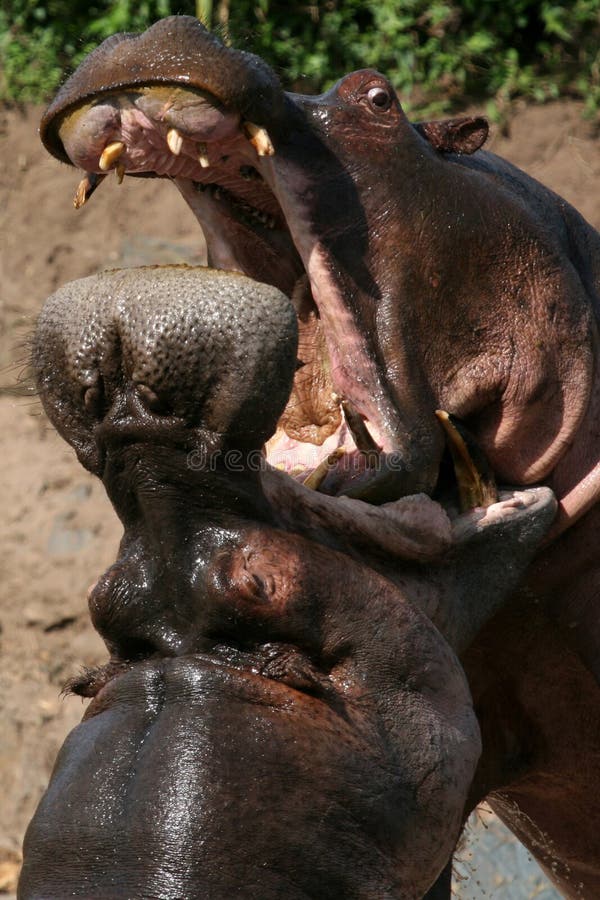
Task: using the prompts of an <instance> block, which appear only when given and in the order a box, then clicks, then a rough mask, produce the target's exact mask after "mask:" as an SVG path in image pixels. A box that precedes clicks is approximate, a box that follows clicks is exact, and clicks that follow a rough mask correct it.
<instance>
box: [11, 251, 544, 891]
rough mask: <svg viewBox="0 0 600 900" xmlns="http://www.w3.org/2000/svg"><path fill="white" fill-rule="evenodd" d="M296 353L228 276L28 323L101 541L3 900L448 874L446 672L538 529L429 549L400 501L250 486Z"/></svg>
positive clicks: (454, 678)
mask: <svg viewBox="0 0 600 900" xmlns="http://www.w3.org/2000/svg"><path fill="white" fill-rule="evenodd" d="M296 348H297V327H296V316H295V312H294V309H293V307H292V305H291V304H290V303H289V301H288V300H287V298H286V297H285V296H284V295H283V294H281V293H280V292H279V291H278V290H276V289H274V288H272V287H269V286H267V285H260V284H257V283H255V282H252V281H250V280H249V279H247V278H244V277H242V276H237V275H233V274H223V273H219V272H213V271H211V270H206V269H197V270H193V269H187V268H178V267H173V268H167V269H156V268H148V269H142V270H124V271H121V272H119V271H117V272H112V273H107V274H104V275H101V276H97V277H93V278H87V279H84V280H82V281H79V282H74V283H72V284H70V285H67V286H65V287H64V288H62V289H61V290H60V291H58V293H56V294H55V295H53V296H52V297H51V298H50V299H49V300H48V301H47V303H46V306H45V308H44V311H43V312H42V314H41V317H40V320H39V323H38V328H37V333H36V336H35V341H34V349H33V361H34V365H35V368H36V372H37V379H38V385H39V389H40V394H41V397H42V401H43V403H44V406H45V408H46V410H47V412H48V414H49V416H50V418H51V419H52V421H53V422H54V424H55V425H56V427H57V428H58V430H59V431H60V433H61V434H62V435H63V437H64V438H65V439H66V440H68V441H69V442H70V443H71V444H72V445H73V447H74V448H75V449H76V451H77V454H78V457H79V459H80V460H81V462H82V463H83V464H84V465H85V466H86V467H87V468H88V469H90V471H92V472H94V473H95V474H96V475H98V476H99V477H101V478H102V479H103V482H104V484H105V486H106V489H107V491H108V493H109V496H110V497H111V500H112V502H113V504H114V506H115V509H116V510H117V512H118V514H119V516H120V518H121V520H122V522H123V526H124V536H123V540H122V543H121V548H120V553H119V558H118V560H117V562H116V563H115V564H114V566H112V567H111V568H110V569H109V570H108V571H107V572H106V573H105V574H104V575H103V576H102V577H101V578H100V579H99V580H98V582H97V584H96V585H95V587H94V588H93V590H92V591H91V594H90V610H91V614H92V619H93V622H94V625H95V627H96V628H97V629H98V631H99V632H100V634H101V635H102V636H103V637H104V639H105V641H106V644H107V647H108V649H109V651H110V663H109V665H108V667H107V668H105V669H103V670H100V671H98V672H93V673H87V674H86V675H84V676H82V678H81V679H79V680H78V681H77V682H76V683H74V685H73V688H74V689H75V690H76V691H77V692H78V693H81V694H84V695H86V696H93V700H92V702H91V705H90V706H89V708H88V710H87V712H86V714H85V717H84V721H83V722H82V724H81V725H80V726H78V728H76V729H75V731H74V732H72V734H71V735H70V736H69V738H68V739H67V741H66V743H65V746H64V747H63V749H62V751H61V753H60V756H59V758H58V760H57V763H56V767H55V771H54V774H53V777H52V781H51V783H50V786H49V788H48V791H47V793H46V795H45V797H44V799H43V800H42V803H41V805H40V807H39V809H38V812H37V814H36V816H35V818H34V820H33V822H32V824H31V826H30V828H29V831H28V834H27V838H26V843H25V864H24V868H23V875H22V879H21V885H20V889H19V896H20V897H21V898H44V900H49V898H59V897H60V898H62V897H66V896H79V897H87V898H89V897H102V898H105V897H106V898H108V897H111V898H113V897H114V898H117V897H119V898H127V897H161V898H177V897H179V898H180V897H185V898H196V897H197V898H205V897H206V898H208V897H210V898H215V900H219V898H222V900H225V898H228V897H240V898H250V897H261V898H278V897H286V898H306V897H314V898H317V897H318V898H331V900H333V898H340V897H348V898H351V897H356V898H384V897H389V898H400V897H402V898H404V897H414V898H417V897H421V896H422V895H423V893H424V892H425V891H426V890H427V888H428V887H429V886H430V884H431V883H432V882H433V881H434V880H435V878H436V876H437V875H438V873H439V871H440V870H441V869H442V868H443V866H444V864H445V862H446V860H447V858H448V856H449V854H450V853H451V851H452V847H453V844H454V841H455V840H456V837H457V834H458V831H459V829H460V826H461V822H462V818H463V814H464V808H465V803H466V800H467V793H468V790H469V787H470V784H471V781H472V778H473V774H474V771H475V766H476V764H477V759H478V757H479V753H480V738H479V728H478V725H477V721H476V718H475V715H474V713H473V709H472V703H471V698H470V693H469V689H468V685H467V683H466V679H465V677H464V674H463V671H462V668H461V666H460V664H459V662H458V659H457V656H456V652H460V651H462V650H464V648H465V647H466V646H467V645H468V644H469V643H470V642H471V640H472V638H473V635H474V634H475V633H476V632H477V630H478V629H479V627H480V626H481V624H483V622H484V621H485V620H487V619H488V618H489V617H490V616H491V615H492V614H493V612H494V611H495V610H496V609H497V608H498V606H499V605H500V603H501V602H502V598H503V597H505V596H506V594H507V593H508V592H509V591H510V589H511V587H513V586H514V584H515V583H516V581H517V580H518V578H519V576H520V574H521V573H522V571H523V569H524V568H525V566H526V565H527V563H528V561H529V560H530V558H531V556H532V553H533V551H534V549H535V547H536V545H537V544H538V543H539V541H540V540H541V538H542V536H543V535H544V533H545V531H546V530H547V528H548V527H549V525H550V523H551V522H552V520H553V517H554V515H555V509H556V504H555V501H554V498H553V496H552V493H551V492H550V491H548V490H547V489H542V488H541V489H535V490H532V491H529V492H524V493H521V494H518V495H507V496H506V497H505V499H503V500H501V501H500V502H499V503H497V504H495V505H493V506H492V507H490V508H489V509H488V510H487V511H486V513H485V515H484V514H483V511H481V510H480V511H479V512H473V513H467V514H465V515H462V516H459V517H456V518H455V519H454V521H453V523H452V525H451V524H450V522H449V521H448V519H447V517H446V515H445V513H443V511H442V510H441V508H439V507H438V506H437V504H435V503H433V502H432V501H430V500H429V499H428V498H427V497H425V496H420V497H412V498H407V499H406V500H404V501H402V500H400V501H397V502H396V503H395V504H389V505H384V506H382V507H379V508H375V507H369V506H368V505H367V504H364V503H362V502H361V501H338V500H333V501H332V498H329V497H326V496H323V495H320V494H317V493H315V492H314V491H311V490H309V489H308V488H304V487H302V486H301V485H299V484H297V483H296V482H294V481H292V479H291V478H290V477H289V476H287V475H284V474H282V473H279V472H277V471H275V470H272V469H270V468H269V466H268V464H267V463H266V462H265V460H264V459H263V457H262V456H261V454H260V450H261V447H262V445H263V443H264V442H265V440H266V439H267V438H268V437H269V436H270V434H271V433H272V432H273V431H274V429H275V426H276V423H277V421H278V419H279V417H280V415H281V413H282V411H283V409H284V406H285V404H286V401H287V399H288V395H289V393H290V388H291V384H292V378H293V376H294V372H295V369H296ZM233 460H235V465H233ZM336 503H340V504H341V507H342V509H341V511H340V510H335V509H334V507H335V504H336ZM332 504H333V505H332ZM292 505H295V507H296V509H297V510H298V521H299V527H300V528H301V531H302V534H299V533H298V531H295V530H294V527H293V522H292V520H291V519H290V516H289V509H290V506H292ZM388 507H389V508H388ZM374 510H377V512H376V515H377V516H378V517H379V518H378V533H380V534H382V540H384V535H385V534H386V532H385V529H386V528H387V529H388V532H389V533H388V534H387V537H385V539H386V540H387V542H388V543H387V550H388V553H387V554H386V556H384V557H383V558H380V559H377V548H376V545H375V540H376V538H375V537H373V535H372V533H371V531H370V530H369V518H368V516H367V518H366V523H365V526H364V528H365V530H364V532H361V530H360V528H361V526H360V523H361V522H362V517H363V516H364V515H365V514H367V513H368V514H369V515H370V514H371V512H372V511H374ZM384 516H387V519H386V518H384ZM394 516H395V517H394ZM388 520H389V521H388ZM346 522H347V523H350V522H352V523H353V525H352V528H351V527H350V525H349V524H348V525H347V524H346ZM394 529H396V530H395V531H394ZM349 535H351V537H349ZM394 536H396V539H397V543H398V546H399V548H400V552H399V553H398V555H397V556H396V558H395V560H394V561H393V563H392V561H391V559H390V556H389V553H390V552H391V551H390V548H391V546H392V543H393V540H394ZM403 537H404V541H403ZM410 541H413V544H412V545H411V544H410ZM436 541H437V543H436ZM424 548H425V549H426V551H427V553H428V555H429V556H430V557H431V560H430V561H429V563H428V564H426V565H425V564H423V563H422V562H417V561H415V559H420V558H421V556H422V554H423V552H425V550H424ZM407 557H414V558H407ZM377 570H379V571H377ZM382 570H383V572H385V574H382ZM436 625H437V626H438V627H439V629H441V630H438V627H436Z"/></svg>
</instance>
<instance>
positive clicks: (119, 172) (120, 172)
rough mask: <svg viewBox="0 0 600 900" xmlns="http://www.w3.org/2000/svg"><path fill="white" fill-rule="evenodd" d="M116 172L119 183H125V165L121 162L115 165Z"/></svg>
mask: <svg viewBox="0 0 600 900" xmlns="http://www.w3.org/2000/svg"><path fill="white" fill-rule="evenodd" d="M115 172H116V173H117V181H118V183H119V184H123V178H124V177H125V166H123V165H121V164H117V165H116V166H115Z"/></svg>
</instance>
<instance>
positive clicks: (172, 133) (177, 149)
mask: <svg viewBox="0 0 600 900" xmlns="http://www.w3.org/2000/svg"><path fill="white" fill-rule="evenodd" d="M167 144H168V145H169V150H170V151H171V153H172V154H173V155H174V156H179V154H180V153H181V148H182V147H183V137H182V136H181V135H180V134H179V132H178V131H177V129H176V128H169V130H168V131H167Z"/></svg>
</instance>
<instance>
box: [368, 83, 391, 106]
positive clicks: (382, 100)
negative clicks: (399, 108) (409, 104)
mask: <svg viewBox="0 0 600 900" xmlns="http://www.w3.org/2000/svg"><path fill="white" fill-rule="evenodd" d="M367 100H368V101H369V104H370V105H371V106H372V107H373V109H376V110H386V109H389V108H390V106H391V105H392V97H391V95H390V92H389V91H388V90H386V89H385V88H384V87H380V86H378V87H372V88H371V89H370V91H369V92H368V93H367Z"/></svg>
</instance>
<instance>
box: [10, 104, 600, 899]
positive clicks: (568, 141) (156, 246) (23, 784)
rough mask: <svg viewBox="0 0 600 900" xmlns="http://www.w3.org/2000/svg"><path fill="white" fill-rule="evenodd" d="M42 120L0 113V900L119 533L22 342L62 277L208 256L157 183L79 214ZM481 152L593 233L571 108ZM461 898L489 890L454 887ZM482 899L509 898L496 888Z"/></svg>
mask: <svg viewBox="0 0 600 900" xmlns="http://www.w3.org/2000/svg"><path fill="white" fill-rule="evenodd" d="M39 114H40V110H37V109H32V108H29V109H25V110H17V109H8V108H1V107H0V148H1V150H0V236H1V243H0V459H2V460H4V462H3V463H2V464H1V465H0V497H2V496H3V497H4V514H3V515H2V517H1V519H0V541H1V544H2V552H1V554H0V734H1V739H0V798H1V799H0V804H1V807H0V810H1V814H0V893H3V892H4V893H9V894H10V893H12V892H13V891H14V884H15V878H16V873H17V870H18V864H19V853H20V846H21V841H22V836H23V832H24V830H25V827H26V825H27V822H28V820H29V819H30V817H31V815H32V813H33V811H34V808H35V806H36V804H37V802H38V800H39V798H40V795H41V793H42V791H43V790H44V787H45V785H46V783H47V781H48V777H49V774H50V771H51V768H52V765H53V760H54V758H55V756H56V753H57V750H58V748H59V747H60V745H61V743H62V741H63V739H64V737H65V735H66V733H67V732H68V731H69V730H70V729H71V728H72V727H73V726H74V725H75V724H76V723H77V722H78V720H79V719H80V717H81V714H82V704H81V701H80V700H78V699H77V698H74V697H68V698H63V697H61V693H60V692H61V688H62V687H63V685H64V683H65V681H66V680H67V679H68V678H69V676H71V675H73V674H74V673H75V672H77V671H78V669H79V668H80V667H81V666H82V665H84V664H85V665H92V664H95V663H97V662H99V661H100V660H102V659H103V657H104V654H103V645H102V642H101V641H100V639H99V638H98V637H97V635H95V633H94V632H93V631H92V629H91V626H90V625H89V622H88V618H87V612H86V602H85V594H86V589H87V586H88V585H89V584H90V583H91V582H92V581H94V580H95V578H96V577H97V576H98V575H99V574H100V573H101V572H102V571H103V570H104V569H105V568H106V567H107V565H109V564H110V563H111V562H112V561H113V559H114V554H115V549H116V546H117V542H118V540H119V537H120V527H119V524H118V521H117V519H116V517H115V515H114V513H113V511H112V509H111V507H110V505H109V504H108V502H107V500H106V499H105V497H104V495H103V491H102V487H101V485H100V484H98V483H96V482H95V481H94V479H93V478H92V477H91V476H88V475H87V474H86V473H85V471H84V470H83V469H82V468H81V466H80V465H79V464H78V463H77V461H76V459H75V456H74V454H73V452H72V451H71V450H70V449H69V448H68V447H67V445H66V444H64V443H63V442H62V441H61V440H60V439H59V438H58V437H57V436H56V434H55V433H54V432H53V431H52V429H51V427H50V426H49V424H48V423H47V421H46V420H45V418H44V416H43V415H42V412H41V408H40V405H39V403H38V402H37V400H36V399H35V397H33V396H32V395H31V394H30V393H29V392H28V387H27V384H26V383H25V384H24V383H23V382H22V379H23V378H24V377H25V376H26V375H27V337H28V334H29V333H30V332H31V329H32V327H33V322H34V320H35V316H36V314H37V312H38V311H39V309H40V307H41V305H42V303H43V301H44V298H45V297H46V296H47V295H48V294H50V293H51V292H52V291H53V290H54V289H55V288H57V287H58V286H59V285H60V284H62V283H64V282H65V281H68V280H71V279H73V278H78V277H82V276H84V275H89V274H91V273H93V272H96V271H98V270H99V269H102V268H107V267H114V266H116V265H126V266H130V265H139V264H143V263H155V262H178V261H192V262H197V263H198V262H202V260H203V257H204V244H203V238H202V236H201V234H200V232H199V229H198V226H197V224H196V222H195V219H194V218H193V216H192V214H191V212H190V211H189V210H188V208H187V207H186V205H185V204H184V202H183V200H181V199H180V197H179V195H178V194H177V192H176V190H175V189H174V188H173V187H172V186H171V185H170V184H168V183H166V182H159V181H158V180H152V181H147V180H138V179H125V183H124V184H123V185H122V186H121V187H118V186H117V183H116V179H112V178H111V179H107V182H105V183H104V184H103V185H101V187H100V188H99V190H98V192H97V193H96V194H95V195H94V197H93V198H91V200H90V202H89V204H88V205H87V206H86V207H85V208H84V209H82V210H79V211H75V210H74V209H73V206H72V196H73V193H74V190H75V187H76V184H77V182H78V180H79V179H78V175H77V173H76V172H75V171H74V170H73V169H71V168H69V167H67V166H65V165H61V164H60V163H58V162H56V161H54V160H53V159H51V158H50V157H49V156H48V155H47V154H46V152H45V151H44V150H43V148H42V147H41V145H40V143H39V140H38V137H37V134H36V129H37V123H38V119H39ZM490 146H491V147H492V149H494V151H495V152H497V153H500V154H501V155H504V156H507V157H508V158H509V159H511V160H513V161H514V162H516V163H517V164H518V165H520V166H522V167H523V168H525V169H526V170H527V171H528V172H530V173H531V174H533V175H534V176H535V177H536V178H538V179H540V180H541V181H543V182H545V183H546V184H548V185H549V186H550V187H552V188H553V189H554V190H556V191H558V192H559V193H561V194H562V195H563V196H564V197H566V198H567V199H568V200H569V201H570V202H571V203H573V204H574V205H575V206H576V207H577V208H578V209H579V210H580V211H581V212H582V213H583V215H584V216H585V217H586V218H587V219H588V220H589V221H590V222H592V223H593V224H594V225H596V227H600V189H599V188H600V142H599V141H598V140H597V134H596V135H595V134H594V131H593V128H592V126H591V125H590V124H589V123H586V122H584V121H583V120H582V118H581V115H580V109H579V108H578V106H577V105H576V104H554V105H551V106H546V107H538V108H523V109H522V110H520V111H517V113H516V115H515V117H514V119H513V120H512V123H511V127H510V134H509V135H508V136H501V135H495V136H493V138H492V141H491V144H490ZM477 880H479V881H481V878H480V877H479V878H478V879H477ZM467 882H468V878H467ZM483 889H484V888H483V887H482V890H483ZM541 895H542V894H541V892H540V893H539V894H538V896H541ZM460 896H462V897H465V898H466V897H469V898H471V897H473V898H474V897H478V896H482V894H477V892H476V891H475V888H474V887H473V886H472V889H471V890H470V892H469V889H468V886H467V887H464V886H463V888H461V890H460ZM485 896H486V897H490V896H494V897H500V896H502V887H501V885H499V884H498V881H497V879H496V883H495V884H494V879H493V878H492V879H491V880H490V883H489V884H486V885H485ZM504 896H506V897H509V896H510V897H511V898H516V897H517V896H518V895H517V894H516V893H514V890H510V891H509V893H506V894H504ZM519 896H520V895H519ZM525 896H527V895H525ZM544 896H546V894H544ZM547 896H550V894H548V895H547Z"/></svg>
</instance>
